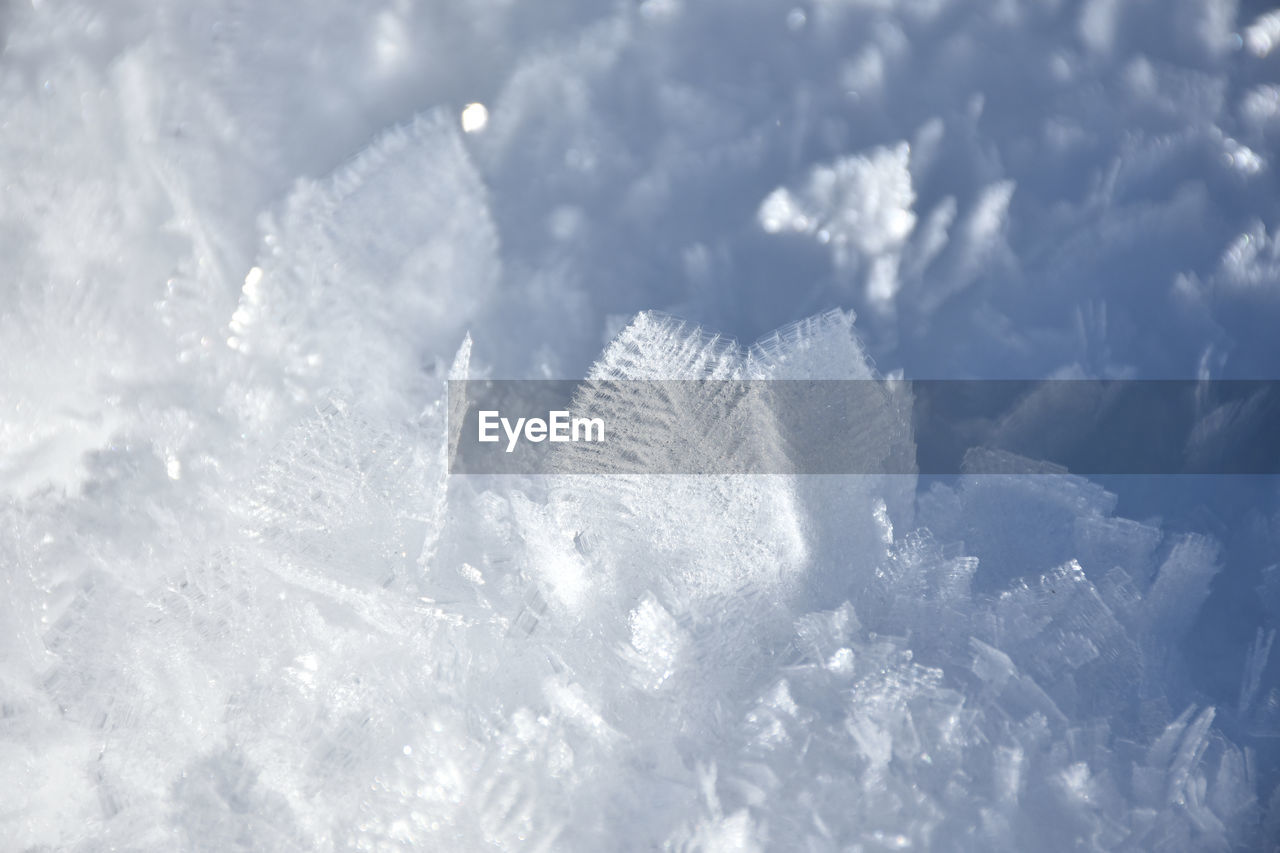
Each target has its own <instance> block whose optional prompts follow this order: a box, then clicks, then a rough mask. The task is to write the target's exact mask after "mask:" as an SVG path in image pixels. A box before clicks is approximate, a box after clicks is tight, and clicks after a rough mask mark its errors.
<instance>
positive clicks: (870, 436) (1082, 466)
mask: <svg viewBox="0 0 1280 853" xmlns="http://www.w3.org/2000/svg"><path fill="white" fill-rule="evenodd" d="M449 412H450V418H449V426H450V472H451V473H453V474H518V475H534V474H917V473H919V474H929V475H950V474H960V473H992V474H1009V473H1061V472H1067V471H1069V472H1071V473H1075V474H1083V475H1102V474H1277V473H1280V382H1277V381H1267V380H1212V381H1191V380H1187V381H1183V380H1046V381H1023V380H1007V381H1006V380H915V381H882V380H771V381H753V380H687V381H684V380H652V381H631V380H626V381H614V380H609V381H591V380H587V381H570V380H483V381H482V380H466V381H451V382H450V383H449Z"/></svg>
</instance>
